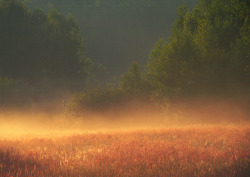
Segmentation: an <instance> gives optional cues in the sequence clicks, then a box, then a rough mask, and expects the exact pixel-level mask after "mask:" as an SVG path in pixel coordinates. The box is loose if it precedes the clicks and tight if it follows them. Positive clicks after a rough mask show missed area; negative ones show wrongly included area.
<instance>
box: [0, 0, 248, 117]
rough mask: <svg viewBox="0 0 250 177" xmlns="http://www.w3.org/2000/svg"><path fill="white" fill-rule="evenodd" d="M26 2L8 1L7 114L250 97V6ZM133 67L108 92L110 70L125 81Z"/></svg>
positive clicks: (2, 78) (4, 17)
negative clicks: (62, 104)
mask: <svg viewBox="0 0 250 177" xmlns="http://www.w3.org/2000/svg"><path fill="white" fill-rule="evenodd" d="M25 3H27V5H26V4H25ZM25 3H23V2H20V1H16V0H1V1H0V46H1V52H0V105H1V106H2V107H4V106H8V105H10V106H13V105H17V106H20V105H22V106H23V105H25V104H24V103H32V102H39V101H41V100H43V99H44V98H46V99H47V98H50V99H51V98H53V97H56V95H57V96H59V97H61V96H62V95H63V94H65V90H68V91H69V92H70V94H71V93H72V92H75V94H74V96H73V100H72V101H71V102H70V103H67V104H66V114H67V115H77V116H79V115H80V116H82V115H84V114H85V113H86V112H88V111H94V112H105V111H107V110H108V111H110V110H116V108H117V107H119V106H120V107H121V106H128V105H134V104H137V105H139V104H140V103H139V102H143V103H144V104H154V105H161V106H162V105H169V103H172V102H175V103H176V104H178V101H176V100H181V102H182V104H184V103H185V101H183V100H185V99H189V98H194V97H200V96H213V97H226V98H244V99H245V100H248V99H249V98H250V93H249V86H250V79H249V78H250V70H249V65H250V56H249V55H250V54H249V48H250V41H249V36H250V32H249V22H250V19H249V16H250V10H249V9H250V8H249V7H250V4H249V1H247V0H199V1H198V2H197V4H196V5H195V6H194V7H193V6H192V4H194V1H190V4H188V3H187V4H186V5H185V4H183V5H182V6H180V7H179V8H177V6H178V5H180V4H181V2H180V1H174V2H173V1H164V0H160V1H153V0H151V1H150V0H148V1H132V0H131V1H130V0H123V1H112V0H109V1H100V0H98V1H88V0H84V1H77V3H76V2H73V1H68V0H64V1H60V2H57V0H50V1H49V0H48V1H45V0H44V1H39V0H36V1H33V0H30V1H25ZM35 7H40V8H43V10H42V9H37V8H35ZM190 7H192V8H190ZM55 8H57V9H58V11H57V10H56V9H55ZM168 9H170V10H169V11H168ZM70 12H71V13H70ZM61 13H62V14H63V15H62V14H61ZM168 13H170V14H171V15H169V14H168ZM65 14H68V15H65ZM72 14H73V15H72ZM174 14H177V16H176V19H175V22H174V18H175V15H174ZM73 16H75V17H76V19H77V21H78V22H79V23H78V22H77V21H76V20H75V18H74V17H73ZM172 20H173V23H172V24H170V22H172ZM171 26H172V28H171ZM170 29H171V33H170V32H169V31H170ZM97 31H98V32H97ZM97 34H98V35H97ZM159 37H162V38H161V39H159V40H158V41H157V42H154V41H155V40H156V38H157V39H158V38H159ZM84 38H86V40H84ZM154 43H155V44H154ZM144 44H145V45H144ZM149 46H153V47H152V49H151V51H150V50H148V51H145V49H147V48H148V47H149ZM139 48H141V49H142V51H143V52H142V51H140V49H139ZM125 49H126V50H125ZM124 52H127V54H128V55H124V56H123V54H124ZM86 53H87V54H86ZM147 53H149V55H148V56H145V55H146V54H147ZM111 56H112V57H111ZM88 57H91V59H92V60H93V61H95V62H96V63H95V62H93V61H92V60H91V59H89V58H88ZM133 60H134V61H135V62H132V61H133ZM98 63H100V64H98ZM128 63H130V64H131V65H130V67H129V68H128V69H127V71H126V72H125V73H124V74H122V75H121V77H120V80H119V82H118V83H115V84H114V83H110V84H105V80H107V71H110V73H112V74H119V73H120V72H123V70H124V67H126V65H127V64H128ZM138 63H139V64H138ZM143 63H144V64H143ZM104 65H105V66H107V68H108V70H107V69H106V68H105V66H104ZM90 85H92V87H90ZM93 85H95V86H98V87H96V88H93ZM88 88H91V89H88ZM87 89H88V90H87ZM131 103H133V104H131ZM163 107H164V106H163ZM166 108H169V106H165V107H164V109H166ZM117 110H118V109H117ZM118 111H119V110H118Z"/></svg>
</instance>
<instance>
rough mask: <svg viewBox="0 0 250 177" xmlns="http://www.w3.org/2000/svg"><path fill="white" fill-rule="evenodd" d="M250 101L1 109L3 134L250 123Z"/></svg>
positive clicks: (52, 134)
mask: <svg viewBox="0 0 250 177" xmlns="http://www.w3.org/2000/svg"><path fill="white" fill-rule="evenodd" d="M249 110H250V109H249V104H248V101H245V102H243V101H234V102H232V101H228V100H227V101H226V100H221V99H211V98H199V99H192V100H189V101H187V100H185V101H178V104H177V103H171V104H167V105H165V106H159V105H148V104H144V103H139V102H136V104H130V105H127V106H123V107H119V106H117V107H116V108H113V109H111V110H107V111H105V112H102V113H100V112H98V113H97V112H88V113H86V114H85V115H82V116H79V117H69V116H65V114H64V113H63V111H62V112H61V113H58V112H54V113H51V112H42V111H41V110H39V109H32V108H30V109H29V110H28V109H26V110H15V111H14V110H11V109H9V110H6V111H1V112H0V137H1V138H18V137H27V138H29V137H34V136H48V135H49V136H51V137H52V136H65V135H72V134H75V133H79V132H96V131H98V132H100V131H120V130H131V129H144V128H162V127H176V126H178V127H179V126H180V127H183V126H193V125H209V124H216V125H217V124H218V125H228V124H230V125H231V124H233V125H235V124H237V125H241V126H244V125H246V126H248V125H249V120H250V111H249Z"/></svg>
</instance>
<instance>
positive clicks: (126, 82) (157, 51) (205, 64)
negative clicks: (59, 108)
mask: <svg viewBox="0 0 250 177" xmlns="http://www.w3.org/2000/svg"><path fill="white" fill-rule="evenodd" d="M249 7H250V6H249V1H247V0H199V2H198V4H197V5H196V6H195V8H194V9H192V10H189V9H188V8H187V7H186V6H182V7H180V8H178V17H177V19H176V21H175V23H174V26H173V29H172V34H171V35H170V37H169V39H168V40H166V39H165V40H164V39H159V41H158V42H156V43H155V45H154V47H153V49H152V50H151V52H150V54H149V57H148V60H147V64H146V66H145V67H144V68H143V69H141V68H140V66H139V65H138V64H137V63H133V64H132V65H131V67H130V68H129V69H128V71H127V73H125V74H124V75H123V76H122V77H121V80H120V83H119V84H118V85H116V86H114V85H113V86H112V87H111V86H107V87H106V88H105V89H95V90H90V91H88V92H81V93H78V94H76V95H75V97H74V99H73V101H72V102H71V104H69V105H68V107H67V110H68V112H70V113H77V114H78V113H79V112H82V113H84V112H85V111H86V110H89V109H90V110H91V109H95V110H97V111H98V110H99V107H102V109H105V108H107V109H109V108H110V107H117V105H119V104H118V103H117V102H119V103H121V102H124V100H125V101H128V100H133V99H136V98H139V99H142V100H144V101H143V102H144V103H145V100H146V101H147V102H151V103H157V102H158V103H160V104H167V103H168V102H171V101H173V100H178V99H181V100H182V101H184V100H185V99H188V98H192V97H200V96H215V97H227V98H229V97H230V98H231V97H241V98H244V99H248V98H249V96H250V94H249V86H250V69H249V66H250V55H249V48H250V41H249V36H250V32H249V22H250V19H249V15H250V11H249ZM113 100H115V101H113ZM94 103H98V105H99V106H98V108H96V107H95V106H96V104H94Z"/></svg>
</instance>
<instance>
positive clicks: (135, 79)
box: [120, 62, 147, 96]
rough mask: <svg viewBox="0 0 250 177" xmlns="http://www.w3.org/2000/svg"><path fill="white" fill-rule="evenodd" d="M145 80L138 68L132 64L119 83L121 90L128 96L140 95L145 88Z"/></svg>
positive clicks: (136, 64)
mask: <svg viewBox="0 0 250 177" xmlns="http://www.w3.org/2000/svg"><path fill="white" fill-rule="evenodd" d="M144 80H145V79H144V78H143V75H142V72H141V69H140V66H139V64H138V63H136V62H133V63H132V64H131V66H130V67H129V69H128V72H127V73H125V74H123V75H122V77H121V81H120V87H121V90H123V91H124V92H125V93H128V94H136V95H137V96H138V94H142V90H143V89H147V88H145V87H144V86H145V83H144V82H145V81H144Z"/></svg>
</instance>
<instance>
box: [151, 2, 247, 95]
mask: <svg viewBox="0 0 250 177" xmlns="http://www.w3.org/2000/svg"><path fill="white" fill-rule="evenodd" d="M248 5H249V2H247V1H244V0H243V1H239V0H211V1H206V0H200V1H199V4H198V5H197V6H196V7H195V8H194V9H193V10H192V11H188V10H187V8H186V7H181V8H179V10H178V18H177V20H176V23H175V26H174V28H173V33H172V35H171V37H170V40H169V42H168V43H166V42H164V41H163V40H160V41H159V42H158V43H156V44H155V47H154V48H153V50H152V51H151V54H150V56H149V60H148V64H147V77H148V79H149V81H150V82H151V83H152V85H154V86H155V90H156V91H157V92H159V93H161V94H165V95H168V96H171V95H173V96H184V95H186V96H190V95H199V94H207V93H209V94H211V93H213V94H222V93H223V94H224V93H225V94H230V93H232V92H234V93H235V91H236V90H238V91H239V90H242V89H243V90H244V89H247V88H249V86H250V83H249V73H250V71H249V8H246V7H247V6H248Z"/></svg>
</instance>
